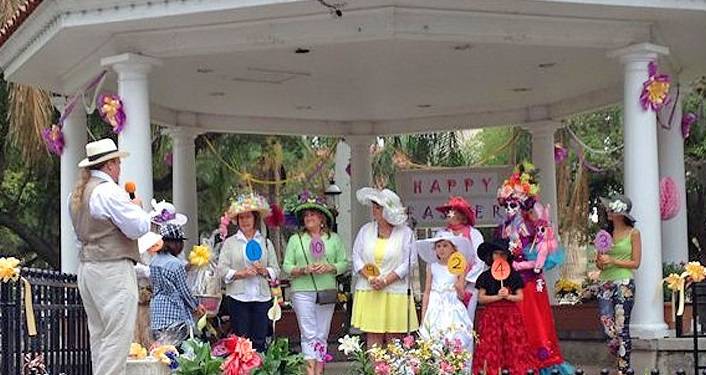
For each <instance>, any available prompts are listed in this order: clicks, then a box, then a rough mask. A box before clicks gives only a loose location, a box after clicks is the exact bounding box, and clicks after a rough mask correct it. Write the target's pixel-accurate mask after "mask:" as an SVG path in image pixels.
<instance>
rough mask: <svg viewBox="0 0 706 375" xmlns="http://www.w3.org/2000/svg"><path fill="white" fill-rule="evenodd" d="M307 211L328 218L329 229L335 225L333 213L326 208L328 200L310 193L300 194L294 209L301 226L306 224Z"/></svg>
mask: <svg viewBox="0 0 706 375" xmlns="http://www.w3.org/2000/svg"><path fill="white" fill-rule="evenodd" d="M307 210H313V211H317V212H320V213H321V214H323V215H324V217H326V222H327V224H328V227H329V228H330V227H331V226H332V225H333V213H332V212H331V210H330V209H329V208H328V207H327V206H326V200H325V199H324V198H323V197H320V196H315V195H313V194H311V193H310V192H309V191H304V192H303V193H301V194H299V201H298V202H297V206H296V207H295V208H294V215H296V217H297V221H298V222H299V224H302V223H304V212H305V211H307Z"/></svg>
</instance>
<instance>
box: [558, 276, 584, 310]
mask: <svg viewBox="0 0 706 375" xmlns="http://www.w3.org/2000/svg"><path fill="white" fill-rule="evenodd" d="M554 290H555V293H556V298H557V300H558V303H559V305H575V304H577V303H579V302H580V301H581V285H579V284H578V283H576V282H573V281H571V280H569V279H564V278H561V279H559V280H557V281H556V283H555V284H554Z"/></svg>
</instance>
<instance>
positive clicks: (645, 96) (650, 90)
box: [640, 61, 672, 112]
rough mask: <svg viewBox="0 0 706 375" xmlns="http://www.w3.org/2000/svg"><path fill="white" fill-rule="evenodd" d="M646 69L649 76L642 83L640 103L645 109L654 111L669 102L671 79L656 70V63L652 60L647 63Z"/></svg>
mask: <svg viewBox="0 0 706 375" xmlns="http://www.w3.org/2000/svg"><path fill="white" fill-rule="evenodd" d="M647 70H648V74H649V77H648V78H647V81H645V82H644V83H643V84H642V93H641V94H640V104H641V105H642V109H644V110H645V111H647V110H649V109H652V110H653V111H655V112H656V111H659V110H660V109H662V107H663V106H664V105H665V104H667V103H668V102H669V87H670V85H671V82H672V80H671V78H669V75H667V74H663V73H658V72H657V63H656V62H654V61H651V62H650V63H649V64H648V65H647Z"/></svg>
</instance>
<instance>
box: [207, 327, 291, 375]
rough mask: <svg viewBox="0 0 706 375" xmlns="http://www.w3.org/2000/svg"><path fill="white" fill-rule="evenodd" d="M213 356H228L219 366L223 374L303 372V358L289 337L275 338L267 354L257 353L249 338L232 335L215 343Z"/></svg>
mask: <svg viewBox="0 0 706 375" xmlns="http://www.w3.org/2000/svg"><path fill="white" fill-rule="evenodd" d="M211 355H212V356H214V357H221V358H225V360H224V361H223V363H222V364H221V365H220V369H221V371H222V373H223V375H250V374H252V375H277V374H291V375H301V374H303V373H304V357H303V356H302V355H301V354H293V353H292V352H291V351H290V348H289V340H287V339H286V338H277V339H275V340H274V341H273V342H272V343H271V344H270V346H269V347H268V348H267V352H265V353H264V355H260V354H258V353H257V352H256V351H255V350H254V349H253V347H252V342H251V341H250V340H248V339H246V338H242V337H238V336H230V337H228V338H225V339H223V340H220V341H219V342H217V343H216V344H215V345H214V346H213V350H212V351H211Z"/></svg>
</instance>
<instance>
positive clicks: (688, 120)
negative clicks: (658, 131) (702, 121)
mask: <svg viewBox="0 0 706 375" xmlns="http://www.w3.org/2000/svg"><path fill="white" fill-rule="evenodd" d="M695 122H696V114H695V113H694V112H689V113H686V114H685V115H684V116H682V118H681V135H682V137H683V138H684V139H687V138H689V134H691V126H692V125H694V123H695Z"/></svg>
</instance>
